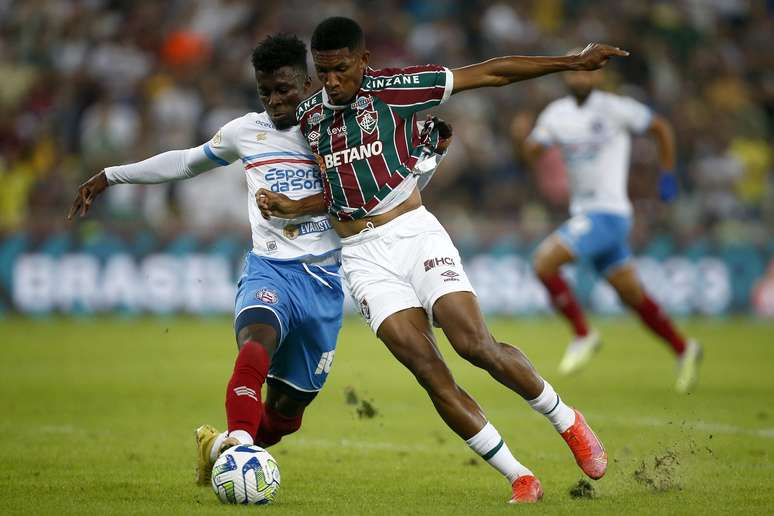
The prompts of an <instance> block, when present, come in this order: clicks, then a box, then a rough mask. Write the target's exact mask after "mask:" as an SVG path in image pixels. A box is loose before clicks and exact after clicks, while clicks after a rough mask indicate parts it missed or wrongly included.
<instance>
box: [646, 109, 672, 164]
mask: <svg viewBox="0 0 774 516" xmlns="http://www.w3.org/2000/svg"><path fill="white" fill-rule="evenodd" d="M648 133H649V134H652V135H653V137H654V138H655V139H656V143H657V144H658V157H659V165H661V170H674V168H675V132H674V130H673V129H672V124H670V123H669V120H667V119H666V118H664V117H663V116H661V115H653V120H651V122H650V126H649V127H648Z"/></svg>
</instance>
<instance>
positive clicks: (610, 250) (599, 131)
mask: <svg viewBox="0 0 774 516" xmlns="http://www.w3.org/2000/svg"><path fill="white" fill-rule="evenodd" d="M601 73H602V72H601V71H593V72H588V71H581V72H568V73H566V74H565V76H564V77H565V81H566V83H567V86H568V87H569V89H570V92H571V94H570V95H568V96H566V97H563V98H561V99H558V100H555V101H554V102H552V103H551V104H549V105H548V106H547V107H546V108H545V109H544V110H543V112H542V113H541V114H540V116H539V117H538V119H537V122H536V123H535V126H534V128H533V129H532V131H531V132H529V126H528V125H525V123H524V122H523V121H517V122H515V123H514V127H513V133H514V137H515V138H516V139H517V144H518V145H519V146H520V147H521V150H522V155H523V156H524V158H525V159H526V161H527V162H529V163H534V162H535V160H536V159H538V158H539V156H540V155H541V154H542V153H543V152H544V151H545V149H547V148H549V147H552V146H554V145H556V146H558V147H559V148H560V149H561V151H562V155H563V157H564V160H565V162H566V165H567V170H568V173H569V180H570V190H571V196H572V198H571V202H570V212H571V215H572V218H571V219H569V220H568V221H567V222H565V223H564V224H563V225H562V226H561V227H559V229H557V230H556V231H555V232H554V233H553V234H552V235H551V236H549V237H548V238H547V239H546V240H544V241H543V243H542V244H541V245H540V246H539V247H538V249H537V252H536V253H535V257H534V269H535V273H536V274H537V276H538V278H540V280H541V281H542V283H543V285H545V287H546V289H547V290H548V292H549V294H550V296H551V301H552V303H553V305H554V307H556V309H557V310H558V311H559V312H560V313H561V314H562V315H563V316H564V317H565V318H566V319H567V320H568V321H569V322H570V324H571V326H572V328H573V330H574V332H575V338H574V339H573V341H572V342H571V343H570V345H569V346H568V347H567V350H566V352H565V354H564V357H563V358H562V361H561V363H560V364H559V370H560V372H562V373H565V374H568V373H572V372H574V371H577V370H578V369H580V368H581V367H583V366H584V365H585V364H587V363H588V361H589V360H590V359H591V356H592V355H593V353H594V351H595V350H596V349H597V348H598V347H599V344H600V340H599V334H598V333H597V331H595V330H593V329H590V328H589V326H588V324H587V322H586V319H585V317H584V315H583V311H582V309H581V307H580V305H579V304H578V302H577V301H576V299H575V296H574V295H573V293H572V290H571V289H570V288H569V286H568V285H567V283H566V282H565V280H564V279H563V278H562V276H561V273H560V268H561V267H562V265H564V264H566V263H569V262H574V261H576V260H585V261H589V262H590V263H591V265H592V266H593V267H594V269H595V270H596V272H597V273H599V274H600V275H602V276H604V277H605V279H607V281H608V282H609V283H610V285H612V286H613V288H614V289H615V290H616V292H617V293H618V295H619V296H620V298H621V300H622V301H623V302H624V303H625V304H626V305H627V306H628V307H629V308H631V309H632V310H633V311H635V312H636V313H637V314H638V315H639V316H640V319H641V320H642V322H643V323H644V324H645V325H646V326H647V327H648V328H649V329H650V330H651V331H653V332H654V333H655V334H656V335H658V336H659V337H661V338H662V339H663V340H664V341H665V342H666V343H667V344H668V345H669V346H670V348H671V349H672V350H673V351H674V353H675V355H676V356H677V364H678V369H677V373H678V374H677V382H676V388H677V390H678V391H680V392H687V391H689V390H690V389H691V388H692V387H693V385H694V384H695V382H696V379H697V375H698V364H699V361H700V359H701V347H700V346H699V344H698V343H697V342H696V341H694V340H686V339H685V338H684V337H683V336H682V335H681V334H680V333H679V332H678V331H677V330H676V329H675V327H674V325H673V324H672V322H671V321H670V319H669V317H668V316H667V315H666V314H665V313H664V312H663V311H662V310H661V308H660V307H659V305H658V304H657V303H656V301H654V300H653V299H652V298H651V297H650V296H649V295H648V294H647V292H646V291H645V290H644V289H643V287H642V284H641V283H640V281H639V279H638V277H637V273H636V270H635V268H634V265H633V264H632V261H631V258H632V256H631V251H630V249H629V243H628V238H629V230H630V228H631V216H632V206H631V203H630V202H629V198H628V196H627V193H626V190H627V178H628V172H629V150H630V147H631V135H632V134H642V133H648V134H650V135H652V136H654V137H655V140H656V142H657V143H658V147H659V161H660V165H661V169H662V175H661V180H660V184H659V189H660V193H661V197H662V199H663V200H671V199H672V198H673V197H674V196H675V194H676V193H677V192H676V183H675V180H674V176H673V175H672V170H673V168H674V164H675V156H674V155H675V151H674V138H673V135H672V128H671V126H670V124H669V122H668V121H667V120H666V119H664V118H663V117H662V116H659V115H657V114H654V113H653V112H652V111H651V110H650V109H649V108H648V107H646V106H645V105H643V104H641V103H640V102H637V101H636V100H634V99H632V98H628V97H622V96H619V95H614V94H612V93H607V92H604V91H600V90H598V89H596V87H597V85H598V83H599V81H600V78H601Z"/></svg>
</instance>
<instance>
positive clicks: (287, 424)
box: [255, 407, 303, 447]
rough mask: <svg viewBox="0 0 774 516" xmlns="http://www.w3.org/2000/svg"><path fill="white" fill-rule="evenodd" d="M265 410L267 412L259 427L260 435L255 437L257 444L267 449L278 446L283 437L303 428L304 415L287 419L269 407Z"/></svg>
mask: <svg viewBox="0 0 774 516" xmlns="http://www.w3.org/2000/svg"><path fill="white" fill-rule="evenodd" d="M264 410H265V411H266V412H265V413H264V415H263V419H261V425H260V426H259V427H258V435H257V436H256V437H255V442H256V444H258V445H259V446H263V447H266V446H271V445H273V444H277V443H278V442H280V439H282V437H283V436H285V435H288V434H292V433H293V432H295V431H296V430H298V429H299V428H301V418H302V417H303V414H299V415H298V416H294V417H287V416H283V415H282V414H280V413H279V412H277V411H276V410H273V409H271V408H269V407H264Z"/></svg>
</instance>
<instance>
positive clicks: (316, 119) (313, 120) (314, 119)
mask: <svg viewBox="0 0 774 516" xmlns="http://www.w3.org/2000/svg"><path fill="white" fill-rule="evenodd" d="M322 118H323V117H322V113H315V114H313V115H312V116H310V117H309V125H317V124H319V123H320V122H322Z"/></svg>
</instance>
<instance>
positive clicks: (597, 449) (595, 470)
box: [562, 409, 607, 480]
mask: <svg viewBox="0 0 774 516" xmlns="http://www.w3.org/2000/svg"><path fill="white" fill-rule="evenodd" d="M573 410H574V411H575V423H573V425H572V426H571V427H570V428H568V429H567V430H565V431H564V432H562V438H563V439H564V441H565V442H566V443H567V446H569V447H570V450H572V454H573V455H575V462H577V463H578V466H580V469H582V470H583V472H584V473H585V474H586V475H588V476H589V477H590V478H592V479H594V480H598V479H600V478H602V477H603V476H604V474H605V471H606V470H607V452H606V451H605V447H604V446H602V441H600V440H599V438H598V437H597V436H596V434H595V433H594V431H593V430H592V429H591V427H590V426H589V425H588V424H587V423H586V420H585V419H584V417H583V414H581V413H580V412H579V411H578V410H576V409H573Z"/></svg>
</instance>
